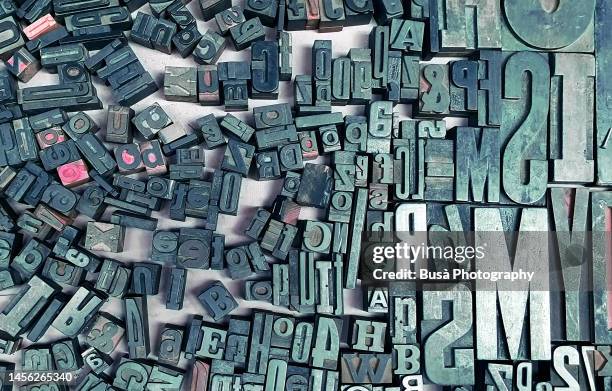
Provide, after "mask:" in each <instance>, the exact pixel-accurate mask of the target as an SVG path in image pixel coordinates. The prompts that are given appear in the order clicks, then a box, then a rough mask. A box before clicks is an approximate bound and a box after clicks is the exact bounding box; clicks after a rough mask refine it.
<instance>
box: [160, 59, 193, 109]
mask: <svg viewBox="0 0 612 391" xmlns="http://www.w3.org/2000/svg"><path fill="white" fill-rule="evenodd" d="M164 96H165V97H166V99H167V100H171V101H179V102H197V101H198V89H197V68H195V67H171V66H167V67H166V72H165V73H164Z"/></svg>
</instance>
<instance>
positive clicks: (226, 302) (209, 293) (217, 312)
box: [198, 281, 238, 322]
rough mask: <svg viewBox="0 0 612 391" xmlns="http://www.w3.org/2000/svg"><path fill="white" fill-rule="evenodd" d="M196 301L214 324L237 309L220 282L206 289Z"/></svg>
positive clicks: (234, 301) (236, 304)
mask: <svg viewBox="0 0 612 391" xmlns="http://www.w3.org/2000/svg"><path fill="white" fill-rule="evenodd" d="M198 299H199V300H200V302H201V303H202V305H203V306H204V308H205V309H206V311H207V312H208V314H209V315H210V316H211V317H212V318H213V319H214V320H215V322H219V321H220V320H222V319H224V318H225V317H226V316H227V315H229V313H230V312H232V311H233V310H235V309H236V308H238V303H237V302H236V300H234V297H233V296H232V294H231V293H229V291H228V290H227V288H226V287H225V286H224V285H223V283H221V281H217V282H215V283H213V284H212V285H210V286H209V287H208V288H206V289H205V290H204V292H202V293H201V294H200V295H199V296H198Z"/></svg>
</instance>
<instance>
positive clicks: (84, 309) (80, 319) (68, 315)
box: [53, 287, 106, 338]
mask: <svg viewBox="0 0 612 391" xmlns="http://www.w3.org/2000/svg"><path fill="white" fill-rule="evenodd" d="M105 301H106V300H105V299H104V298H102V297H100V296H98V295H97V294H96V293H94V292H93V291H91V290H89V289H87V288H84V287H80V288H79V289H78V290H77V291H76V293H74V294H73V295H72V297H71V298H70V301H69V302H68V303H67V304H66V305H65V306H64V308H62V311H61V312H60V313H59V315H58V316H57V317H56V318H55V320H54V321H53V327H54V328H55V329H56V330H58V331H59V332H61V333H62V334H64V335H65V336H67V337H70V338H74V337H76V336H77V335H78V334H80V333H81V331H82V330H83V328H84V327H85V326H87V324H88V322H89V321H90V320H91V319H92V318H93V316H94V315H95V314H96V313H97V312H98V310H99V309H100V307H102V304H104V302H105Z"/></svg>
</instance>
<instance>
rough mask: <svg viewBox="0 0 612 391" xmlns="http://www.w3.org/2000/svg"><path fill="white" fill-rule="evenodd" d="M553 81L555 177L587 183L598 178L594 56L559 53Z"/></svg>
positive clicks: (551, 143)
mask: <svg viewBox="0 0 612 391" xmlns="http://www.w3.org/2000/svg"><path fill="white" fill-rule="evenodd" d="M553 59H554V73H553V76H552V79H551V81H550V158H551V159H553V163H552V170H553V174H552V180H553V181H555V182H572V183H587V182H593V180H594V179H595V161H594V156H593V122H594V116H593V113H594V107H595V102H594V101H593V99H594V97H595V80H594V76H595V59H594V58H593V56H591V55H588V54H569V53H557V54H555V55H554V57H553Z"/></svg>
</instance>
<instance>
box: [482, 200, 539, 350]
mask: <svg viewBox="0 0 612 391" xmlns="http://www.w3.org/2000/svg"><path fill="white" fill-rule="evenodd" d="M474 213H475V214H474V227H475V230H476V239H475V244H476V246H479V245H482V243H483V241H486V242H487V248H488V250H487V252H488V254H489V255H490V256H488V257H486V258H487V259H495V260H496V261H495V262H489V263H487V262H485V261H484V260H478V259H477V260H476V268H478V270H483V271H484V270H496V271H511V270H518V269H520V268H522V269H523V270H532V271H533V272H534V273H535V274H536V280H537V281H532V282H531V283H529V282H527V281H520V282H519V283H517V282H510V281H508V280H505V281H498V282H496V283H495V282H490V281H483V280H477V281H476V306H475V309H476V330H477V332H476V344H477V346H476V347H477V349H476V351H477V356H478V357H477V358H478V359H485V360H488V359H492V360H497V359H505V358H510V359H532V360H550V357H551V347H550V346H551V345H550V341H551V340H550V311H549V310H548V308H550V292H549V291H548V289H549V288H548V286H545V284H547V281H548V278H549V273H548V272H549V265H548V262H542V261H541V260H542V259H548V248H547V247H543V246H541V243H540V242H541V241H542V240H547V236H545V237H544V238H541V237H539V236H538V235H539V234H540V233H542V232H544V233H545V232H546V231H547V229H548V212H547V210H546V209H544V208H524V209H522V210H520V209H508V208H505V209H504V208H499V209H497V208H476V209H475V211H474ZM513 213H514V214H515V220H513V221H511V222H510V223H509V224H508V221H509V220H508V219H511V218H512V217H511V216H512V214H513ZM502 218H503V220H502ZM515 222H516V223H515ZM509 225H510V226H509ZM504 231H515V234H516V233H517V232H516V231H518V237H517V238H516V240H517V241H518V242H517V243H516V249H517V250H516V252H515V253H514V254H513V255H514V256H513V260H514V262H513V263H511V259H512V258H511V256H510V254H511V253H510V252H509V249H508V247H507V244H506V239H505V237H504ZM540 235H541V234H540ZM489 250H490V251H489ZM492 268H494V269H492ZM542 276H545V279H543V278H542ZM519 284H520V285H519ZM526 308H529V312H528V313H526ZM498 309H499V311H500V314H499V316H498ZM525 316H527V317H528V318H527V319H525ZM502 328H503V330H504V332H503V334H501V333H502V331H501V330H502ZM500 344H501V345H500ZM500 346H505V347H506V349H505V350H502V349H500V348H499V347H500ZM504 351H506V352H507V353H505V354H504ZM506 355H507V357H506Z"/></svg>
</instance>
